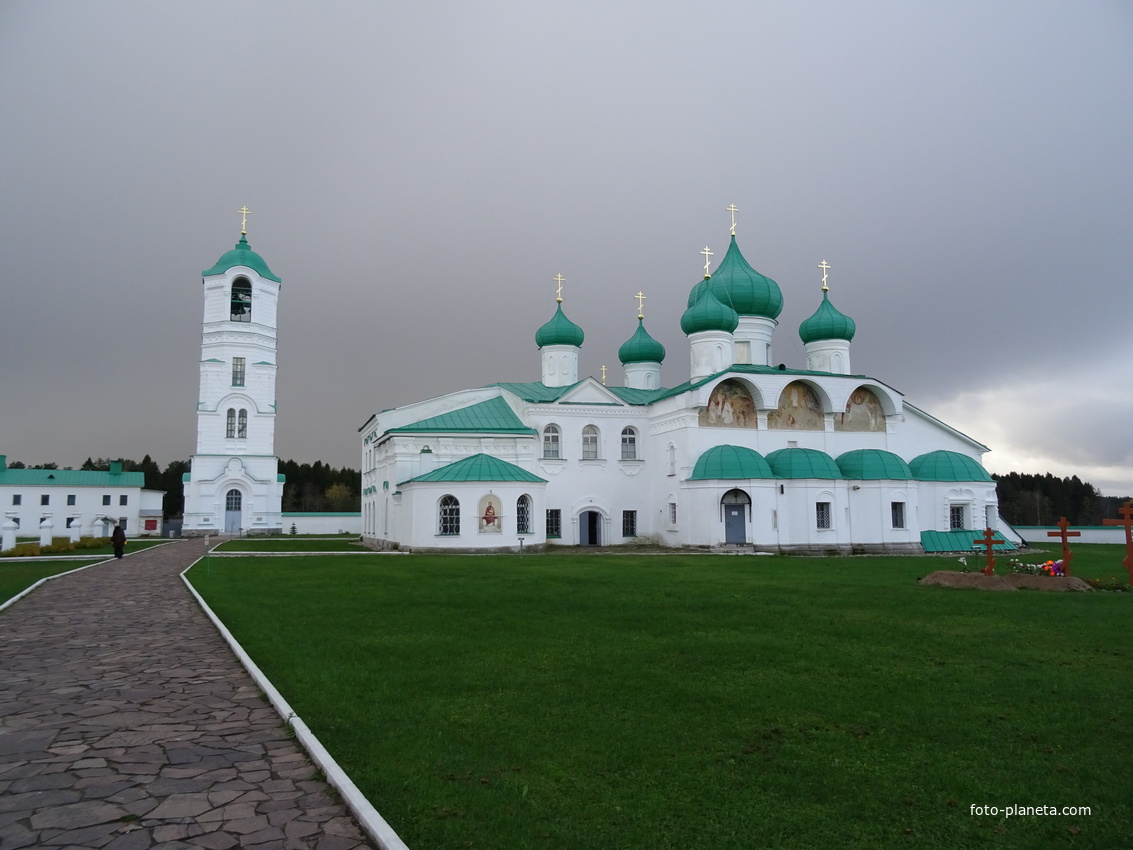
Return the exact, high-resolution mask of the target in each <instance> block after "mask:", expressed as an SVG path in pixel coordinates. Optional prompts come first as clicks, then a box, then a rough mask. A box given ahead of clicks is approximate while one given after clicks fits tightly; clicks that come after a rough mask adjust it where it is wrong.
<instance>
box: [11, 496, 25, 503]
mask: <svg viewBox="0 0 1133 850" xmlns="http://www.w3.org/2000/svg"><path fill="white" fill-rule="evenodd" d="M23 502H24V497H23V495H22V494H21V493H13V494H12V504H13V505H22V504H23Z"/></svg>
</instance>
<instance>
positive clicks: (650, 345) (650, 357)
mask: <svg viewBox="0 0 1133 850" xmlns="http://www.w3.org/2000/svg"><path fill="white" fill-rule="evenodd" d="M618 359H619V360H621V361H622V365H623V366H625V365H626V364H629V363H660V362H661V361H663V360H664V359H665V346H663V345H661V343H659V342H658V341H657V340H655V339H654V338H653V337H651V336H650V335H649V333H648V332H647V331H646V330H645V320H644V319H643V318H641V317H640V316H638V318H637V330H636V331H634V332H633V336H631V337H630V338H629V339H627V340H626V341H625V342H624V343H622V347H621V348H619V349H618Z"/></svg>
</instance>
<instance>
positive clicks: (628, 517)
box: [622, 511, 637, 537]
mask: <svg viewBox="0 0 1133 850" xmlns="http://www.w3.org/2000/svg"><path fill="white" fill-rule="evenodd" d="M622 537H637V511H622Z"/></svg>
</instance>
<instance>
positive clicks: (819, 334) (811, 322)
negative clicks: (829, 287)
mask: <svg viewBox="0 0 1133 850" xmlns="http://www.w3.org/2000/svg"><path fill="white" fill-rule="evenodd" d="M856 331H857V325H855V324H854V320H853V319H851V318H850V317H849V316H847V315H846V314H845V313H840V312H838V309H837V308H836V307H835V306H834V305H833V304H831V303H830V297H829V293H827V292H826V291H825V290H823V292H822V303H821V304H819V305H818V309H817V310H815V311H814V315H813V316H811V317H810V318H809V319H807V320H806V321H804V322H803V323H802V324H801V325H799V336H800V337H802V341H803V342H804V343H809V342H817V341H818V340H820V339H844V340H846V341H847V342H849V341H850V340H851V339H853V338H854V333H855V332H856Z"/></svg>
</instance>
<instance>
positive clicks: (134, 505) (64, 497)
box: [0, 455, 165, 549]
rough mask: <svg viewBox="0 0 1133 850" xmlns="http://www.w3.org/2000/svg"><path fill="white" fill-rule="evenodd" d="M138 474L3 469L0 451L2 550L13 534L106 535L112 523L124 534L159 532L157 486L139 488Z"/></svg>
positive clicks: (117, 467)
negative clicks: (118, 526)
mask: <svg viewBox="0 0 1133 850" xmlns="http://www.w3.org/2000/svg"><path fill="white" fill-rule="evenodd" d="M144 485H145V476H144V475H143V474H142V473H141V472H123V471H122V464H121V463H120V462H117V461H115V462H114V463H111V464H110V471H108V472H100V471H88V470H76V469H8V466H7V458H6V457H5V456H4V455H0V509H2V510H3V513H4V517H3V521H2V522H0V526H2V529H0V531H2V533H3V541H4V542H3V548H4V549H10V548H12V546H14V545H15V539H16V537H17V536H18V537H34V538H38V539H41V540H42V539H46V540H48V541H49V540H50V539H51V538H54V537H66V538H69V539H70V540H78V539H79V538H80V537H108V536H109V535H110V532H111V531H112V530H113V528H114V526H115V524H118V525H121V526H122V528H123V529H124V530H125V532H126V536H127V537H149V536H153V537H158V536H160V535H161V499H162V496H164V495H165V494H164V493H163V492H162V491H160V490H146V489H144Z"/></svg>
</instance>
